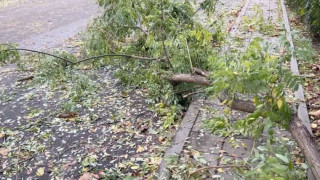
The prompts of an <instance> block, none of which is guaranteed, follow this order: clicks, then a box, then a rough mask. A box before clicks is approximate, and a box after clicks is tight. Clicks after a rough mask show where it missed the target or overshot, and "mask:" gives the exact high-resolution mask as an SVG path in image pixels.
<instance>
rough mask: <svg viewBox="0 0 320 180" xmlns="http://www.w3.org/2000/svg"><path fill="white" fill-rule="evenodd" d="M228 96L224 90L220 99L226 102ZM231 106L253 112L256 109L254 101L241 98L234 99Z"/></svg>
mask: <svg viewBox="0 0 320 180" xmlns="http://www.w3.org/2000/svg"><path fill="white" fill-rule="evenodd" d="M227 98H228V97H227V94H226V93H225V92H222V93H221V96H220V97H219V101H220V102H224V101H225V100H227ZM231 108H232V109H235V110H239V111H243V112H248V113H253V112H254V111H255V110H256V107H255V106H254V104H253V102H251V101H248V100H241V99H233V100H232V104H231Z"/></svg>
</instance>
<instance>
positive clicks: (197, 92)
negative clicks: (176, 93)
mask: <svg viewBox="0 0 320 180" xmlns="http://www.w3.org/2000/svg"><path fill="white" fill-rule="evenodd" d="M200 93H205V91H196V92H191V93H188V94H186V95H183V96H182V97H183V98H187V97H189V96H192V95H195V94H200Z"/></svg>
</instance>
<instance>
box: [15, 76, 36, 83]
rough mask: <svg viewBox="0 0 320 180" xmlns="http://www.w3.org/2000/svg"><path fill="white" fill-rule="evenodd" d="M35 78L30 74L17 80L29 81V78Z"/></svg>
mask: <svg viewBox="0 0 320 180" xmlns="http://www.w3.org/2000/svg"><path fill="white" fill-rule="evenodd" d="M33 78H34V76H33V75H31V76H28V77H25V78H21V79H18V80H17V82H23V81H28V80H32V79H33Z"/></svg>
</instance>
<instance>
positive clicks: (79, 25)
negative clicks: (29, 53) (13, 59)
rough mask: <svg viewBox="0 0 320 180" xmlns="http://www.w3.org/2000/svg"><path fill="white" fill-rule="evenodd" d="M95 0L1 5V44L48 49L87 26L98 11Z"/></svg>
mask: <svg viewBox="0 0 320 180" xmlns="http://www.w3.org/2000/svg"><path fill="white" fill-rule="evenodd" d="M98 11H99V8H98V5H97V4H96V2H95V0H29V1H26V2H25V3H21V4H18V5H17V6H13V7H4V8H0V43H7V42H10V43H18V44H19V45H20V47H23V48H29V49H46V48H51V47H55V46H57V45H59V43H61V42H62V40H64V39H67V38H69V37H72V36H74V35H75V34H77V33H78V32H80V31H82V30H84V29H85V27H86V25H87V24H88V22H89V21H90V20H91V19H92V18H93V17H94V16H96V15H97V14H98Z"/></svg>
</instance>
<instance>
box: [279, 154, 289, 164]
mask: <svg viewBox="0 0 320 180" xmlns="http://www.w3.org/2000/svg"><path fill="white" fill-rule="evenodd" d="M276 156H277V158H279V159H281V160H282V161H283V162H285V163H289V160H288V158H287V157H285V156H283V155H281V154H276Z"/></svg>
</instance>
